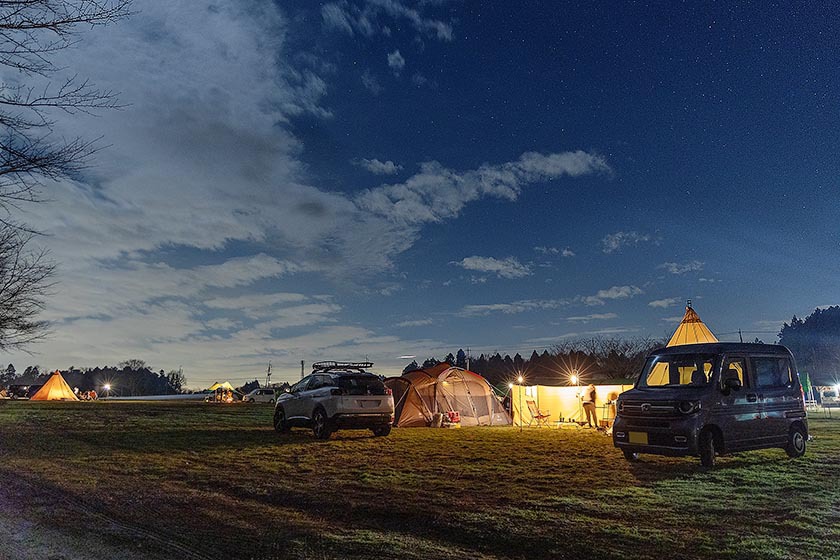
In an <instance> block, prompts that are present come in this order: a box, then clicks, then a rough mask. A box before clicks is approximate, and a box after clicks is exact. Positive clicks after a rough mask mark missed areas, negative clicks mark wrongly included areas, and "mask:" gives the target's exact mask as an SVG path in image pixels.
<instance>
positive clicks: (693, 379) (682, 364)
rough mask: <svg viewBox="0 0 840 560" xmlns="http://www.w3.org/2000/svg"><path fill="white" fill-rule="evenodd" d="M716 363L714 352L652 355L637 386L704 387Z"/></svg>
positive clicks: (644, 387)
mask: <svg viewBox="0 0 840 560" xmlns="http://www.w3.org/2000/svg"><path fill="white" fill-rule="evenodd" d="M714 364H715V355H714V354H670V355H665V356H651V357H650V358H648V360H647V363H646V364H645V369H644V370H643V371H642V375H641V377H639V383H638V385H637V387H639V388H642V389H647V388H659V387H678V386H687V387H703V386H705V385H707V384H708V383H709V381H710V380H711V378H712V371H714Z"/></svg>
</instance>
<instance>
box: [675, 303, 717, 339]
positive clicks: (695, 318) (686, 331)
mask: <svg viewBox="0 0 840 560" xmlns="http://www.w3.org/2000/svg"><path fill="white" fill-rule="evenodd" d="M703 342H718V339H717V337H716V336H715V335H714V334H712V331H710V330H709V327H707V326H706V324H705V323H703V321H702V320H700V316H699V315H698V314H697V312H696V311H694V309H693V308H692V307H691V300H689V301H688V304H687V305H686V306H685V316H683V319H682V321H681V322H680V324H679V326H678V327H677V330H676V331H674V335H673V336H672V337H671V340H669V341H668V344H667V346H681V345H683V344H701V343H703Z"/></svg>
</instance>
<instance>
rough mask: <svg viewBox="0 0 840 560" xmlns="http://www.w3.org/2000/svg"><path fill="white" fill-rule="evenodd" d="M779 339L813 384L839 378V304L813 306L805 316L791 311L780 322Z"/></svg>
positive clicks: (834, 381) (833, 381) (830, 382)
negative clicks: (801, 316) (822, 307)
mask: <svg viewBox="0 0 840 560" xmlns="http://www.w3.org/2000/svg"><path fill="white" fill-rule="evenodd" d="M779 343H780V344H783V345H785V346H787V347H788V348H790V350H791V352H793V356H794V358H795V359H796V363H797V365H798V366H799V371H804V372H807V373H808V374H809V375H810V377H811V382H812V383H813V384H814V385H834V384H836V383H837V382H838V381H840V306H837V305H834V306H831V307H827V308H824V309H815V310H814V312H813V313H811V314H810V315H808V316H807V317H805V319H799V318H797V317H796V315H794V316H793V318H792V319H791V321H790V323H785V324H784V325H783V326H782V330H781V331H780V332H779Z"/></svg>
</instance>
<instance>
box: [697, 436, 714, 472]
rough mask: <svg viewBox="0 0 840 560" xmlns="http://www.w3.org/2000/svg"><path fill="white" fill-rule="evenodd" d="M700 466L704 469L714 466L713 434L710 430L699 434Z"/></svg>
mask: <svg viewBox="0 0 840 560" xmlns="http://www.w3.org/2000/svg"><path fill="white" fill-rule="evenodd" d="M699 445H700V464H701V465H703V466H704V467H706V468H712V467H714V466H715V434H713V433H712V431H711V430H703V431H702V432H700V441H699Z"/></svg>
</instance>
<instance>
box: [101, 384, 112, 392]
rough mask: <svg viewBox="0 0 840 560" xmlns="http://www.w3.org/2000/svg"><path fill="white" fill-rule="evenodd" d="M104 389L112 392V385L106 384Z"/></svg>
mask: <svg viewBox="0 0 840 560" xmlns="http://www.w3.org/2000/svg"><path fill="white" fill-rule="evenodd" d="M102 388H103V389H105V390H106V391H110V390H111V384H110V383H106V384H105V385H103V386H102Z"/></svg>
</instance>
